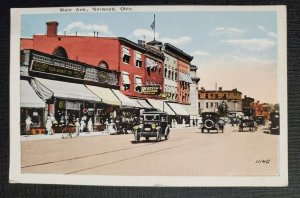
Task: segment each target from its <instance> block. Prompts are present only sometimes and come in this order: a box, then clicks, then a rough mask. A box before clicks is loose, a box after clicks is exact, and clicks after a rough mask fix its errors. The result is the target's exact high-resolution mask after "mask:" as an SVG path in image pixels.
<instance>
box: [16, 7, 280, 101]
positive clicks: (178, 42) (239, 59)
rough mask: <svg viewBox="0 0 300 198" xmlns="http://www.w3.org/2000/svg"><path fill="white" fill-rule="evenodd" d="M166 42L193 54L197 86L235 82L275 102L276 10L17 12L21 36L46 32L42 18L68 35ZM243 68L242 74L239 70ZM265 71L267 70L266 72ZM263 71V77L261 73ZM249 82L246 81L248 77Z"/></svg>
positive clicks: (249, 92)
mask: <svg viewBox="0 0 300 198" xmlns="http://www.w3.org/2000/svg"><path fill="white" fill-rule="evenodd" d="M154 14H155V15H156V33H157V35H156V40H160V41H163V42H169V43H171V44H173V45H175V46H176V47H178V48H180V49H182V50H183V51H185V52H186V53H188V54H190V55H192V56H194V60H193V61H192V63H193V64H195V65H197V66H198V67H199V71H198V75H199V77H200V78H201V81H200V83H199V86H200V87H205V88H206V89H214V87H215V83H218V86H223V89H233V88H238V90H240V91H242V92H243V95H245V94H246V95H247V96H251V97H255V98H256V99H259V100H260V101H265V102H277V88H276V86H277V84H276V81H277V76H276V75H277V69H276V66H277V31H276V30H277V25H276V24H277V18H276V12H271V11H270V12H266V11H265V12H212V11H209V12H156V13H150V12H148V13H139V12H135V13H131V12H126V13H125V12H124V13H89V14H78V13H76V14H37V15H22V20H21V22H22V23H21V24H22V27H21V36H22V37H29V38H30V37H32V35H33V34H45V32H46V25H45V23H46V22H47V21H50V20H55V21H58V22H59V27H58V32H59V33H61V34H63V32H64V31H66V32H67V35H75V31H76V30H77V32H78V35H79V34H81V35H93V31H94V30H95V31H98V32H99V35H100V36H122V37H126V38H128V39H130V40H132V41H135V42H136V41H137V40H138V39H143V36H145V38H146V41H150V40H152V39H153V31H152V29H151V28H150V26H151V23H152V22H153V15H154ZM245 71H247V79H245V75H243V73H244V72H245ZM266 75H268V76H266ZM265 77H268V79H269V80H268V82H266V80H263V79H262V78H265ZM249 82H251V83H249Z"/></svg>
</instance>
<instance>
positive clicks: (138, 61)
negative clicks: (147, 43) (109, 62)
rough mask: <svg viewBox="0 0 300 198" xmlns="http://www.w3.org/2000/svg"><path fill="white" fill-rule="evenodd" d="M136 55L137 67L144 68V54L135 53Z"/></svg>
mask: <svg viewBox="0 0 300 198" xmlns="http://www.w3.org/2000/svg"><path fill="white" fill-rule="evenodd" d="M134 55H135V66H136V67H139V68H140V67H142V63H143V61H142V54H141V53H139V52H135V54H134Z"/></svg>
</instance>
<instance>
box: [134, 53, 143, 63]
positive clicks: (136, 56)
mask: <svg viewBox="0 0 300 198" xmlns="http://www.w3.org/2000/svg"><path fill="white" fill-rule="evenodd" d="M135 59H136V60H139V61H142V55H141V54H140V53H138V52H135Z"/></svg>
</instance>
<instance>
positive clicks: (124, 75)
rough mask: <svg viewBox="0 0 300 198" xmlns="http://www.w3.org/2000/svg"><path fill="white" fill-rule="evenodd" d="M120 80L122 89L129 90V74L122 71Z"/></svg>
mask: <svg viewBox="0 0 300 198" xmlns="http://www.w3.org/2000/svg"><path fill="white" fill-rule="evenodd" d="M122 80H123V84H122V85H123V90H125V91H126V90H129V89H130V78H129V74H127V73H122Z"/></svg>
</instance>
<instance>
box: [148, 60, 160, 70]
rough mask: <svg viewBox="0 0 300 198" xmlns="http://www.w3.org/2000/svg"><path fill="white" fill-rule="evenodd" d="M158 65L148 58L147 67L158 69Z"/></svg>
mask: <svg viewBox="0 0 300 198" xmlns="http://www.w3.org/2000/svg"><path fill="white" fill-rule="evenodd" d="M156 66H157V63H156V62H155V61H154V60H152V59H149V58H146V67H147V68H150V69H152V68H153V67H156Z"/></svg>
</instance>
